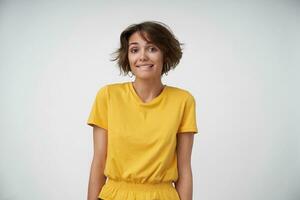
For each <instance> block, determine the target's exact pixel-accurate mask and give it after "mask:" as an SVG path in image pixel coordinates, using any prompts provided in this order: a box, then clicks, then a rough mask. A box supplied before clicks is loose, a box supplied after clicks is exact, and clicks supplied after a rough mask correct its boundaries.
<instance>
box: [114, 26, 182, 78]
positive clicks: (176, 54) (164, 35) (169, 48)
mask: <svg viewBox="0 0 300 200" xmlns="http://www.w3.org/2000/svg"><path fill="white" fill-rule="evenodd" d="M135 32H139V33H140V34H141V36H142V37H143V39H145V40H146V41H147V42H149V40H150V41H151V42H152V43H154V44H155V45H157V47H158V48H159V49H161V50H162V52H163V69H162V73H161V75H163V74H164V73H166V74H167V72H168V71H170V70H171V69H175V67H176V66H177V65H178V64H179V62H180V59H181V57H182V48H181V45H183V43H179V41H178V40H177V39H176V37H175V36H174V34H173V32H172V31H171V29H170V28H169V27H168V26H167V25H166V24H164V23H162V22H157V21H145V22H142V23H139V24H132V25H130V26H128V27H127V28H126V29H125V30H124V31H123V32H122V33H121V35H120V47H119V49H117V50H116V51H115V52H114V53H113V54H116V56H115V57H114V58H113V59H112V60H111V61H116V60H117V63H118V65H119V68H120V72H124V75H127V74H128V73H129V72H130V71H131V69H130V65H129V61H128V41H129V37H130V36H131V35H132V34H133V33H135ZM145 34H146V35H147V36H148V38H149V40H148V39H147V38H146V37H145Z"/></svg>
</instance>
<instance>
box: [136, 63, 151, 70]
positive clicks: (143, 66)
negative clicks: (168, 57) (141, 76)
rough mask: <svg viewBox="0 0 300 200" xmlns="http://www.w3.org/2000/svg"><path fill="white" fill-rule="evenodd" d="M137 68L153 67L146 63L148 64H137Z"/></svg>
mask: <svg viewBox="0 0 300 200" xmlns="http://www.w3.org/2000/svg"><path fill="white" fill-rule="evenodd" d="M136 67H137V68H141V69H151V68H152V67H153V65H151V64H148V65H137V66H136Z"/></svg>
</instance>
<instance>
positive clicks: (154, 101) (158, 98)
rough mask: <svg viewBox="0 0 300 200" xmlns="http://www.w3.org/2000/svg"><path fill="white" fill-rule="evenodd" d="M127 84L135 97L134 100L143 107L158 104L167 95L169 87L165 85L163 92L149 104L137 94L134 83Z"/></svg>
mask: <svg viewBox="0 0 300 200" xmlns="http://www.w3.org/2000/svg"><path fill="white" fill-rule="evenodd" d="M127 84H128V85H129V88H130V91H131V93H132V94H133V96H134V99H135V100H136V101H137V103H138V104H140V105H143V106H147V105H153V104H155V103H156V102H158V101H159V100H160V99H161V98H163V96H164V95H165V93H166V90H167V87H168V85H166V84H164V88H163V89H162V91H161V92H160V93H159V95H158V96H156V97H154V98H153V99H152V100H151V101H149V102H143V101H142V99H141V98H140V97H139V96H138V94H137V93H136V91H135V89H134V87H133V82H132V81H131V82H127Z"/></svg>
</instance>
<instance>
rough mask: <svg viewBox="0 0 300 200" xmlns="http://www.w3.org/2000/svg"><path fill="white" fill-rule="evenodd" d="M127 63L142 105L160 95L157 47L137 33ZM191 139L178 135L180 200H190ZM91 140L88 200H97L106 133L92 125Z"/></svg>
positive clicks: (102, 180)
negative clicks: (92, 149) (92, 145)
mask: <svg viewBox="0 0 300 200" xmlns="http://www.w3.org/2000/svg"><path fill="white" fill-rule="evenodd" d="M128 60H129V64H130V68H131V71H132V73H133V74H134V75H135V80H134V82H133V86H134V89H135V90H136V92H137V94H138V95H139V96H140V98H141V100H142V101H143V102H149V101H151V100H152V99H153V98H155V97H156V96H158V95H159V93H160V92H161V91H162V89H163V87H164V85H163V84H162V81H161V71H162V68H163V52H162V51H161V50H160V49H159V48H158V47H157V46H156V45H154V44H152V43H148V42H147V41H145V40H144V39H143V38H142V37H141V35H140V34H139V33H138V32H136V33H133V34H132V35H131V36H130V38H129V49H128ZM150 65H152V67H150ZM193 140H194V134H190V133H184V134H177V148H176V154H177V160H178V163H177V167H178V180H177V182H175V188H176V190H177V192H178V194H179V197H180V200H192V194H193V179H192V169H191V154H192V147H193ZM93 141H94V156H93V161H92V164H91V171H90V178H89V186H88V197H87V199H88V200H98V194H99V193H100V191H101V189H102V187H103V185H104V184H105V181H106V177H105V175H104V167H105V162H106V153H107V130H105V129H103V128H100V127H97V126H94V128H93Z"/></svg>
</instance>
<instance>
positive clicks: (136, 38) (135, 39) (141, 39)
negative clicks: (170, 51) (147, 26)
mask: <svg viewBox="0 0 300 200" xmlns="http://www.w3.org/2000/svg"><path fill="white" fill-rule="evenodd" d="M133 44H153V42H151V40H150V38H149V36H148V34H147V33H145V32H143V33H141V32H134V33H133V34H132V35H131V36H130V37H129V40H128V45H133Z"/></svg>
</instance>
